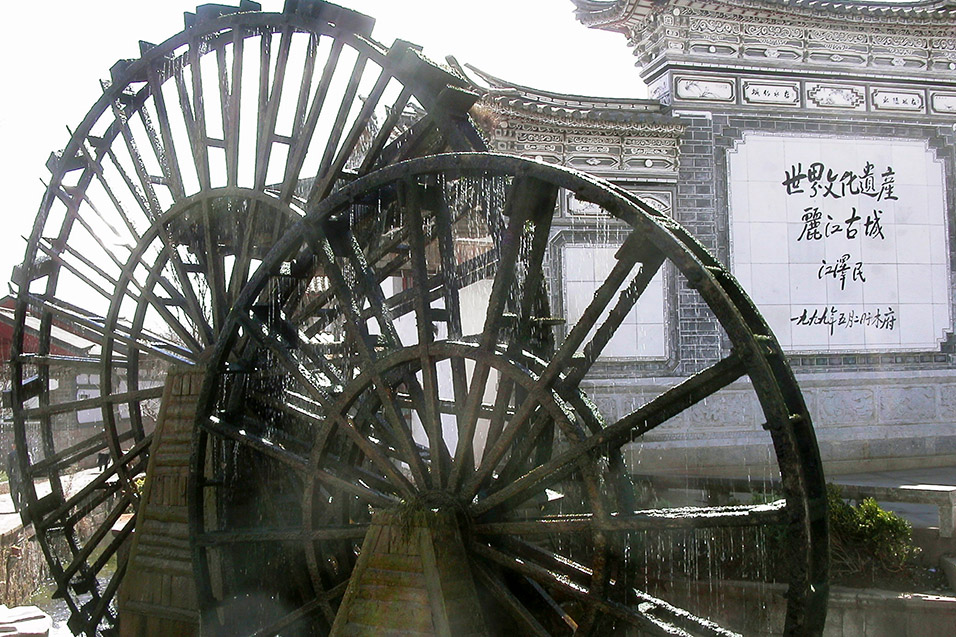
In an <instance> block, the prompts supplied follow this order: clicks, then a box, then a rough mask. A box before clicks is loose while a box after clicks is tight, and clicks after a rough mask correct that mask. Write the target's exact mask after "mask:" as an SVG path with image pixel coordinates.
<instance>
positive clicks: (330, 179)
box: [308, 53, 368, 208]
mask: <svg viewBox="0 0 956 637" xmlns="http://www.w3.org/2000/svg"><path fill="white" fill-rule="evenodd" d="M367 63H368V56H367V55H365V54H364V53H359V55H358V58H357V59H356V60H355V65H354V66H353V67H352V75H351V76H350V77H349V81H348V85H347V86H346V87H345V91H344V93H343V95H342V102H341V104H340V106H339V110H338V113H336V115H335V122H334V123H333V124H332V129H331V133H330V134H329V139H328V142H326V145H325V151H324V152H323V153H322V160H321V162H320V163H319V171H318V173H316V175H315V181H314V182H313V183H312V190H311V192H309V198H308V202H309V207H310V208H311V207H312V206H313V205H315V203H316V202H318V201H321V200H322V199H324V198H326V197H327V196H328V195H329V193H330V192H331V191H332V187H333V186H334V185H335V180H336V179H337V178H338V176H339V174H338V171H337V170H335V166H333V164H332V162H333V157H334V156H335V150H336V148H338V146H339V141H340V140H341V139H342V133H343V132H344V131H345V122H346V120H347V119H348V116H349V112H350V111H351V110H352V105H353V104H354V102H355V95H356V93H357V91H358V87H359V82H360V81H361V79H362V75H363V74H364V73H365V66H366V64H367Z"/></svg>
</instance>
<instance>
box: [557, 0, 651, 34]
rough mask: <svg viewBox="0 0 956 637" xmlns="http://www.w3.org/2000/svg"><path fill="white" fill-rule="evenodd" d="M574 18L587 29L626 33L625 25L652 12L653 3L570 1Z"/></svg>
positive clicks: (609, 0)
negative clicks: (572, 4)
mask: <svg viewBox="0 0 956 637" xmlns="http://www.w3.org/2000/svg"><path fill="white" fill-rule="evenodd" d="M571 2H573V3H574V6H575V10H574V17H576V18H577V19H578V22H580V23H581V24H583V25H584V26H587V27H593V28H595V29H602V30H605V31H618V32H620V33H627V23H628V22H629V21H632V20H640V19H643V18H645V17H646V16H648V15H650V14H651V13H652V11H653V6H652V5H653V4H654V3H653V2H642V1H641V0H571Z"/></svg>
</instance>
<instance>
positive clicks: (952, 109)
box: [931, 91, 956, 115]
mask: <svg viewBox="0 0 956 637" xmlns="http://www.w3.org/2000/svg"><path fill="white" fill-rule="evenodd" d="M931 104H932V106H933V112H934V113H941V114H943V115H956V93H943V92H942V91H940V92H934V93H933V97H932V102H931Z"/></svg>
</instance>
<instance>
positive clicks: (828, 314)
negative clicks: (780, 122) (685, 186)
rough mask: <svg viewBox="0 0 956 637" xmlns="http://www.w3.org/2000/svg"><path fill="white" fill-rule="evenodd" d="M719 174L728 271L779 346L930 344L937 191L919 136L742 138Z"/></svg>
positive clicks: (940, 252)
mask: <svg viewBox="0 0 956 637" xmlns="http://www.w3.org/2000/svg"><path fill="white" fill-rule="evenodd" d="M728 170H729V179H728V183H729V195H730V239H731V267H732V270H733V272H734V274H735V276H736V277H737V278H738V279H739V280H740V282H741V284H742V285H743V287H744V289H745V290H747V292H748V293H749V294H750V295H751V297H752V298H753V299H754V301H755V302H756V303H757V305H758V307H759V308H760V311H761V312H762V313H763V315H764V317H766V318H767V320H768V322H769V323H770V327H771V328H772V329H773V331H774V333H775V334H776V336H777V338H778V339H779V340H780V342H781V344H782V346H783V347H784V348H785V349H787V350H789V351H795V352H827V351H861V352H868V351H904V350H909V351H912V350H935V349H938V347H939V342H940V341H941V340H942V339H944V338H945V336H946V334H947V333H948V332H951V331H952V312H951V307H952V305H951V292H950V290H951V288H950V280H949V249H948V240H947V235H948V231H947V224H946V194H945V190H944V182H943V168H942V164H941V162H939V161H938V160H937V159H936V156H935V153H934V151H933V150H931V149H929V148H928V147H927V145H926V143H924V142H922V141H900V140H883V139H837V138H826V137H797V136H782V135H770V134H747V135H746V136H745V137H744V139H743V140H742V141H741V142H739V143H738V145H737V147H736V148H735V149H733V150H732V151H730V152H729V153H728Z"/></svg>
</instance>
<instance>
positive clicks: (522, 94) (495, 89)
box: [465, 64, 661, 112]
mask: <svg viewBox="0 0 956 637" xmlns="http://www.w3.org/2000/svg"><path fill="white" fill-rule="evenodd" d="M465 67H466V68H467V69H468V70H469V71H471V72H472V73H474V74H475V75H477V76H478V77H479V78H481V80H482V81H484V82H485V83H486V84H487V85H488V86H489V87H490V88H486V89H484V92H485V93H486V94H487V95H488V96H489V97H496V98H497V97H504V98H508V99H517V100H522V101H524V102H527V103H528V104H540V105H544V106H550V107H554V108H558V109H561V108H571V109H580V108H584V109H604V110H619V109H629V110H633V111H642V112H654V111H659V110H660V108H661V105H660V102H658V101H656V100H649V99H638V98H630V97H600V96H587V95H574V94H570V93H555V92H552V91H545V90H542V89H537V88H531V87H530V86H523V85H521V84H515V83H514V82H509V81H508V80H504V79H502V78H500V77H496V76H494V75H492V74H490V73H486V72H485V71H482V70H481V69H479V68H477V67H475V66H473V65H471V64H466V65H465Z"/></svg>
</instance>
